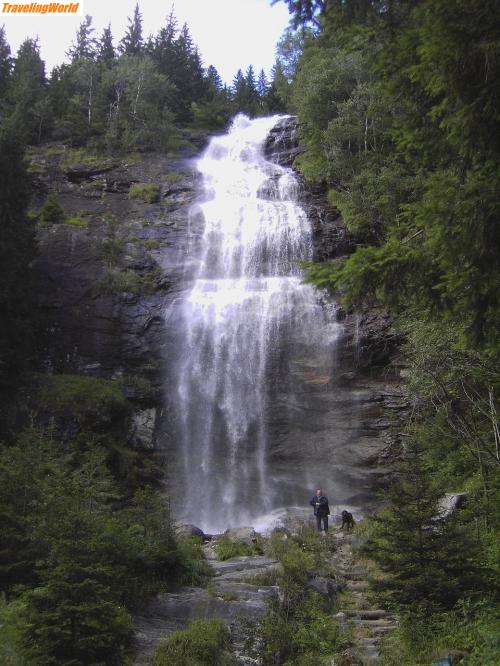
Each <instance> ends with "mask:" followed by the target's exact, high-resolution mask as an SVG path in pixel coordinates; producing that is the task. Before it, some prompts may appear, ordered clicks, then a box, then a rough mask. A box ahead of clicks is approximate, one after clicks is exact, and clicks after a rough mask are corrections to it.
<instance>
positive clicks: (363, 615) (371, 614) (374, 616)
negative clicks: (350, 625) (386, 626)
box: [344, 609, 387, 620]
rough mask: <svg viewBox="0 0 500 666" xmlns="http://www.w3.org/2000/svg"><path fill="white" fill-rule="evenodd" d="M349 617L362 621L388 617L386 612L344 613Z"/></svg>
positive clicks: (349, 611) (354, 611) (363, 611)
mask: <svg viewBox="0 0 500 666" xmlns="http://www.w3.org/2000/svg"><path fill="white" fill-rule="evenodd" d="M344 612H345V614H346V615H347V616H348V617H357V618H359V619H360V620H380V618H382V617H386V616H387V611H385V610H363V609H360V610H346V611H344Z"/></svg>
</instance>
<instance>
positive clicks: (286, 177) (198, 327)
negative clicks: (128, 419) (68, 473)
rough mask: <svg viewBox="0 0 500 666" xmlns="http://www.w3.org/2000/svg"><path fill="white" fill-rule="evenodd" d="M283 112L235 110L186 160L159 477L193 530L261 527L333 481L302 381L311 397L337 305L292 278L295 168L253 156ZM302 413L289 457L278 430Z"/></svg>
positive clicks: (301, 222)
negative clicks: (192, 172) (195, 226)
mask: <svg viewBox="0 0 500 666" xmlns="http://www.w3.org/2000/svg"><path fill="white" fill-rule="evenodd" d="M282 120H283V117H280V116H275V117H270V118H257V119H253V120H250V119H249V118H247V117H246V116H244V115H238V116H237V117H236V118H235V119H234V121H233V124H232V126H231V128H230V129H229V131H228V133H227V134H224V135H222V136H215V137H213V138H212V139H211V141H210V143H209V145H208V147H207V149H206V151H205V153H204V154H203V155H202V157H201V158H200V159H199V160H198V162H197V164H196V168H197V170H198V171H199V173H200V174H201V177H202V185H203V193H202V196H201V198H200V201H199V202H197V203H196V204H195V205H194V206H193V207H192V211H191V216H192V218H193V220H198V221H199V222H200V224H199V227H200V231H199V237H198V242H197V244H196V248H198V249H197V250H196V252H197V254H198V256H197V264H196V268H195V269H194V275H192V278H191V281H190V283H189V285H188V287H187V288H186V290H185V291H184V293H181V295H180V296H179V298H178V299H177V301H176V305H175V308H176V311H175V317H176V331H177V335H176V341H175V342H174V348H175V359H176V360H175V362H173V363H172V367H171V371H170V372H171V376H170V377H169V382H168V386H169V393H170V401H169V405H168V410H169V413H170V414H171V419H172V426H171V429H172V433H171V438H170V445H169V456H168V460H169V463H168V464H169V470H168V484H169V490H170V498H171V506H172V510H173V513H174V516H175V517H176V519H177V520H178V521H180V522H186V523H194V524H196V525H198V526H200V527H201V528H202V529H203V530H204V531H205V532H212V533H216V532H221V531H224V530H225V529H226V528H228V527H230V526H241V525H253V526H255V527H256V528H262V527H265V526H269V525H271V524H272V523H274V522H276V521H278V520H279V518H280V516H282V515H283V512H285V511H286V509H287V508H289V507H293V506H301V507H304V506H306V507H307V503H308V499H309V497H310V496H311V494H312V493H313V492H314V489H315V488H316V487H318V486H319V485H320V484H321V485H322V486H323V487H324V488H325V491H326V492H328V488H333V486H334V485H335V483H336V476H337V474H336V464H335V460H333V459H332V456H330V457H329V458H326V457H325V454H324V453H323V452H319V451H318V450H317V448H316V444H315V438H314V418H315V414H314V410H313V411H311V412H307V413H306V412H305V411H304V408H303V405H302V404H301V393H303V392H304V391H309V390H310V391H312V392H314V391H316V392H319V394H320V398H321V391H322V387H323V386H326V385H327V384H328V383H329V382H330V381H331V378H332V376H333V375H334V373H335V349H336V343H337V340H338V339H339V336H340V335H341V331H342V328H341V325H340V324H339V323H338V322H337V317H336V311H335V305H334V304H333V303H331V302H329V301H328V300H327V299H326V298H325V297H324V295H323V294H322V293H321V292H320V291H318V290H316V289H315V288H314V287H312V286H311V285H307V284H304V283H303V280H302V275H301V269H300V262H301V261H306V260H310V259H312V257H313V243H312V230H311V225H310V223H309V221H308V219H307V216H306V214H305V212H304V210H303V208H302V207H301V206H300V204H299V203H298V201H297V197H298V189H299V188H298V182H297V179H296V177H295V175H294V173H293V171H292V170H291V169H289V168H285V167H282V166H279V165H277V164H274V163H272V162H270V161H268V160H267V159H266V158H265V156H264V144H265V140H266V137H267V136H268V134H269V132H270V131H271V130H272V129H273V127H275V126H276V125H277V123H280V122H281V121H282ZM167 314H168V316H173V315H172V312H170V313H167ZM298 375H300V377H301V378H302V379H303V380H304V381H297V376H298ZM304 387H306V388H304ZM304 420H309V421H311V422H312V423H310V424H309V425H308V427H307V428H304V436H303V446H300V447H299V450H298V451H297V447H295V450H294V452H293V455H291V452H290V453H289V452H288V451H287V446H286V440H287V432H290V430H291V428H295V429H296V428H297V427H299V428H300V424H301V423H302V421H304ZM297 423H298V426H297ZM278 433H279V437H278ZM333 434H334V433H332V435H333Z"/></svg>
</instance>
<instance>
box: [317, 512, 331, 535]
mask: <svg viewBox="0 0 500 666" xmlns="http://www.w3.org/2000/svg"><path fill="white" fill-rule="evenodd" d="M321 521H323V529H324V530H325V532H328V514H326V515H324V516H323V515H317V516H316V526H317V528H318V530H321Z"/></svg>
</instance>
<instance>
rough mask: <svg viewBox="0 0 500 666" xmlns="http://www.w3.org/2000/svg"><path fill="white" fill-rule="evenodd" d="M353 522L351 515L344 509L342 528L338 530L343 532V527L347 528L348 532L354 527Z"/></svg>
mask: <svg viewBox="0 0 500 666" xmlns="http://www.w3.org/2000/svg"><path fill="white" fill-rule="evenodd" d="M354 522H355V521H354V518H353V516H352V513H351V512H350V511H346V510H345V509H344V510H343V511H342V527H341V528H340V529H341V530H343V529H344V527H347V530H350V529H352V528H353V527H354Z"/></svg>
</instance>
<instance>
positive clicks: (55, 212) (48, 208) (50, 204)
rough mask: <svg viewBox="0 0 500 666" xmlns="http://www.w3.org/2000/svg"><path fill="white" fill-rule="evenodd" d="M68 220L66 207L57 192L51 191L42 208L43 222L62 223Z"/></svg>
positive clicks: (41, 218) (41, 217)
mask: <svg viewBox="0 0 500 666" xmlns="http://www.w3.org/2000/svg"><path fill="white" fill-rule="evenodd" d="M65 220H66V213H65V212H64V208H63V207H62V206H61V204H60V203H59V199H58V197H57V194H56V193H55V192H51V193H50V194H49V195H48V197H47V200H46V201H45V203H44V204H43V206H42V208H41V210H40V222H41V223H42V224H61V223H63V222H64V221H65Z"/></svg>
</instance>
